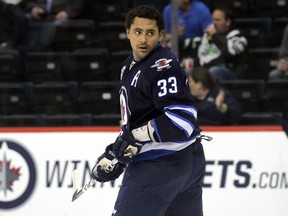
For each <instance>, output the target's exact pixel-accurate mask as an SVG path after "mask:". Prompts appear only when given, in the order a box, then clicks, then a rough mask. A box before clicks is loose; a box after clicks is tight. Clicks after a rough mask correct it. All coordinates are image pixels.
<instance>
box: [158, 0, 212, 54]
mask: <svg viewBox="0 0 288 216" xmlns="http://www.w3.org/2000/svg"><path fill="white" fill-rule="evenodd" d="M177 4H178V7H179V10H178V29H177V33H178V36H179V47H180V50H179V52H180V58H181V56H182V55H184V54H182V53H183V52H184V51H185V44H187V43H189V41H191V40H192V39H193V38H195V37H201V36H202V35H203V34H204V30H205V29H206V28H207V26H208V25H210V24H211V22H212V18H211V13H210V10H209V8H208V7H207V6H206V5H205V4H204V3H202V2H200V1H198V0H177ZM163 16H164V19H165V29H166V33H165V34H164V37H163V42H162V43H163V45H164V46H168V47H171V28H172V27H171V4H168V5H166V6H165V8H164V10H163Z"/></svg>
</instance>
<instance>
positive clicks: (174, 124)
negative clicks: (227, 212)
mask: <svg viewBox="0 0 288 216" xmlns="http://www.w3.org/2000/svg"><path fill="white" fill-rule="evenodd" d="M120 79H121V89H120V106H121V118H122V124H123V125H125V124H127V123H129V125H130V130H132V129H135V128H138V127H141V126H143V125H145V124H147V122H148V121H150V120H152V123H153V126H154V129H155V134H154V138H155V140H157V142H148V143H146V144H145V145H144V146H143V147H142V149H141V151H140V152H139V153H138V154H137V155H135V156H134V158H133V161H134V162H135V161H140V160H150V159H154V158H157V157H160V156H163V155H167V154H171V153H174V152H175V151H179V150H182V149H184V148H186V147H187V146H189V145H191V144H192V143H193V142H195V140H196V138H197V137H199V136H200V132H201V130H200V129H199V127H198V125H197V110H196V108H195V107H194V106H193V100H192V98H191V96H190V91H189V86H188V80H187V78H186V75H185V72H184V70H183V69H182V67H181V66H180V64H179V62H178V60H177V58H176V57H175V55H174V54H173V53H172V52H171V51H170V50H169V49H166V48H163V47H161V46H160V45H159V46H158V47H157V48H156V49H155V50H154V51H153V52H152V53H151V54H150V55H149V56H147V57H146V58H144V59H142V60H140V61H138V62H135V61H133V56H132V55H131V56H129V57H128V58H127V59H126V60H125V61H124V63H123V67H122V70H121V78H120Z"/></svg>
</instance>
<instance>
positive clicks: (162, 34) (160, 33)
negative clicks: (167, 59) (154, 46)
mask: <svg viewBox="0 0 288 216" xmlns="http://www.w3.org/2000/svg"><path fill="white" fill-rule="evenodd" d="M163 36H164V31H163V30H162V31H159V37H160V41H162V40H163Z"/></svg>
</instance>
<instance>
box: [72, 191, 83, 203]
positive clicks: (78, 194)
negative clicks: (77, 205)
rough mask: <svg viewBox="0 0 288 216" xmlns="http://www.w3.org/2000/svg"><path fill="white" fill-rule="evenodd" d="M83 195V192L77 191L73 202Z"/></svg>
mask: <svg viewBox="0 0 288 216" xmlns="http://www.w3.org/2000/svg"><path fill="white" fill-rule="evenodd" d="M83 193H84V192H83V190H80V191H78V190H76V191H75V192H74V194H73V197H72V202H74V201H75V200H76V199H77V198H78V197H80V196H81V195H82V194H83Z"/></svg>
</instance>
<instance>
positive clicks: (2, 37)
mask: <svg viewBox="0 0 288 216" xmlns="http://www.w3.org/2000/svg"><path fill="white" fill-rule="evenodd" d="M28 25H29V21H28V19H27V18H26V16H25V13H24V12H23V11H22V9H21V8H20V6H19V5H17V4H6V3H4V2H2V1H0V47H1V48H12V49H22V48H23V47H24V46H25V45H26V37H27V28H28Z"/></svg>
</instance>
